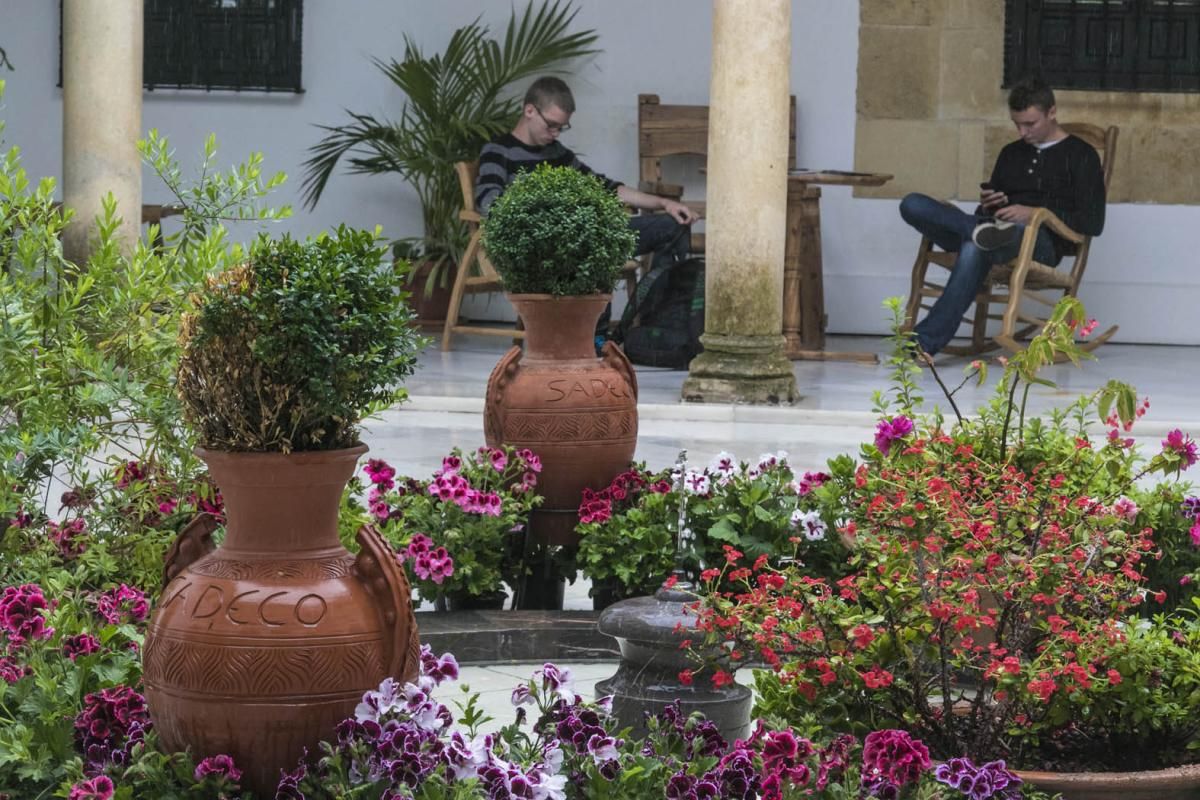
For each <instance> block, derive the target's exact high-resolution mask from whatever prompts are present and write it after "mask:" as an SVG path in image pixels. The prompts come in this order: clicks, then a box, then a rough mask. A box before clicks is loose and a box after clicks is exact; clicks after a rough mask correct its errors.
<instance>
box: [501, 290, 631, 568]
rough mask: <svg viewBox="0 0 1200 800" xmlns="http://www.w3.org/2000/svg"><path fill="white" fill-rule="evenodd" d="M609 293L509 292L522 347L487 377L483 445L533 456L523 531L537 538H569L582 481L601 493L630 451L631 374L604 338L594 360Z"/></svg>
mask: <svg viewBox="0 0 1200 800" xmlns="http://www.w3.org/2000/svg"><path fill="white" fill-rule="evenodd" d="M610 297H611V295H608V294H595V295H582V296H574V297H555V296H552V295H548V294H514V295H509V300H510V301H511V302H512V304H513V307H514V308H516V310H517V313H518V314H520V315H521V319H522V320H524V323H525V352H524V353H522V351H521V348H520V347H513V348H512V349H511V350H509V351H508V353H506V354H505V355H504V357H503V358H501V359H500V362H499V363H498V364H497V365H496V367H495V369H493V370H492V375H491V378H489V380H488V387H487V402H486V404H485V406H484V435H485V437H486V439H487V443H488V445H490V446H492V447H496V446H499V445H501V444H507V445H511V446H513V447H528V448H529V449H531V450H533V452H535V453H537V454H538V456H539V457H540V458H541V460H542V474H541V475H540V476H539V479H538V492H539V493H540V494H541V495H542V496H543V497H544V498H545V502H544V503H543V505H542V507H541V508H539V509H537V510H535V511H534V512H533V520H532V522H531V533H532V535H533V536H534V537H535V540H539V541H540V542H542V543H546V544H566V545H571V544H574V542H575V535H574V530H575V525H576V523H577V522H578V516H577V512H578V509H579V501H580V497H581V495H582V493H583V490H584V488H585V487H587V488H591V489H602V488H604V487H606V486H607V485H608V484H609V482H610V481H611V480H612V479H613V478H614V477H615V476H616V475H617V474H619V473H621V472H623V471H624V470H626V469H628V467H629V463H630V462H631V461H632V460H633V454H634V450H635V448H636V447H637V433H638V415H637V393H638V390H637V377H636V376H635V374H634V371H633V366H632V365H631V364H630V363H629V359H627V358H626V357H625V354H624V353H622V352H621V350H620V349H619V348H618V347H617V346H616V345H614V344H612V343H611V342H609V343H607V344H606V345H605V346H604V351H603V354H602V355H601V356H600V357H597V356H596V352H595V344H594V333H595V327H596V320H597V319H599V317H600V312H601V311H603V310H604V307H605V305H606V304H607V303H608V301H609V298H610Z"/></svg>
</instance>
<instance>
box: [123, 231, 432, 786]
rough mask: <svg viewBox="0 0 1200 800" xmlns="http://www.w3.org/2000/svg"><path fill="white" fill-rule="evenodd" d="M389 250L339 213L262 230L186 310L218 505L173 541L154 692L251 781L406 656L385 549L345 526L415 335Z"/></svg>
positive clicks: (270, 775)
mask: <svg viewBox="0 0 1200 800" xmlns="http://www.w3.org/2000/svg"><path fill="white" fill-rule="evenodd" d="M385 252H386V251H385V249H384V248H383V247H381V246H380V243H379V242H378V241H377V236H376V235H374V234H371V233H367V232H362V231H354V230H349V229H346V228H344V227H343V228H339V229H338V230H337V231H336V233H335V234H334V235H331V236H327V235H322V236H320V237H318V238H317V239H315V240H311V241H308V242H304V243H301V242H297V241H293V240H291V239H290V238H287V237H285V238H283V239H282V240H274V241H273V240H270V239H268V238H266V237H261V238H260V239H259V240H258V241H256V242H255V244H254V245H253V246H252V248H251V250H250V253H249V255H248V258H247V260H246V263H244V264H242V265H239V266H237V267H234V268H232V269H229V270H227V271H225V272H223V273H221V274H220V275H217V276H215V277H213V278H210V279H209V282H208V286H207V289H206V291H204V292H202V293H200V294H199V295H198V296H195V297H193V298H192V302H193V305H194V310H193V311H192V312H190V313H189V314H187V315H185V317H184V320H183V323H182V326H181V327H182V329H181V334H180V336H181V346H182V355H181V357H180V362H179V368H178V372H177V380H178V391H179V394H180V398H181V400H182V402H183V408H184V416H185V419H186V421H187V423H188V424H189V425H191V426H192V427H194V428H195V429H196V432H197V434H198V439H199V447H198V448H197V454H198V455H199V456H200V458H202V459H203V460H204V461H205V462H206V463H207V465H208V468H209V471H210V473H211V474H212V477H213V479H214V480H215V482H216V484H217V486H218V488H219V489H220V491H221V494H222V496H223V498H224V500H225V511H226V519H227V522H226V527H225V533H224V539H223V542H222V543H221V545H220V546H219V547H215V548H214V546H213V541H212V538H211V537H212V533H213V531H214V529H215V528H216V527H217V523H216V521H215V520H214V519H213V518H212V517H208V516H201V517H199V518H197V520H196V521H194V522H193V523H192V524H190V525H189V526H188V527H187V528H186V529H184V531H183V532H182V533H181V534H180V536H179V539H178V540H177V541H176V543H175V545H174V546H173V548H172V549H171V552H170V553H169V554H168V556H167V563H166V569H165V571H164V578H165V579H166V580H167V581H168V583H167V585H166V586H165V588H164V590H163V594H162V598H161V601H160V603H159V605H158V608H157V610H156V611H155V614H154V618H153V620H152V621H151V623H150V626H149V629H148V631H147V635H146V647H145V663H144V679H145V687H146V697H147V702H148V704H149V708H150V712H151V714H152V716H153V719H154V723H155V727H156V729H157V730H158V732H159V735H160V737H161V739H162V743H163V746H164V748H165V749H166V750H168V751H175V750H183V749H185V748H188V747H190V748H192V750H193V752H195V753H196V754H197V756H198V757H204V756H209V755H215V754H219V753H224V754H228V755H232V756H233V757H234V760H235V761H236V763H238V764H240V765H244V766H245V768H246V775H245V785H246V786H247V787H248V788H251V789H253V790H254V791H256V792H263V793H266V792H268V791H271V790H272V789H273V787H274V786H275V783H276V781H277V779H278V777H279V770H280V768H283V767H288V766H290V765H293V764H295V762H296V759H297V758H298V757H299V756H300V755H301V754H302V752H303V751H304V749H305V748H306V747H307V748H310V749H311V748H315V747H316V744H317V742H318V741H320V739H321V738H322V737H325V736H328V735H329V734H330V733H331V732H332V731H333V729H334V726H335V725H336V724H337V723H338V722H339V721H340V720H342V719H344V718H345V717H347V716H349V715H350V714H351V712H352V711H353V710H354V707H355V705H356V704H357V703H358V702H359V699H360V698H361V696H362V693H363V692H364V691H366V690H367V689H370V688H371V687H373V686H377V685H378V684H379V682H380V681H381V680H382V679H383V678H384V677H387V676H393V677H396V678H400V679H406V678H411V677H413V676H414V675H415V674H416V670H417V663H416V658H417V651H418V641H417V631H416V625H415V623H414V621H413V617H412V605H411V590H410V588H409V584H408V582H407V580H406V578H405V576H404V572H403V569H402V568H401V566H400V564H399V563H398V562H397V560H396V557H395V554H394V553H393V552H392V550H391V549H390V548H389V547H388V546H387V544H386V543H385V542H384V541H383V539H382V538H381V537H380V536H379V534H378V533H377V532H375V531H374V530H373V529H371V528H363V529H362V530H361V531H360V532H359V534H358V541H359V544H360V546H361V551H360V553H359V554H358V556H357V557H355V556H354V555H351V554H350V553H349V552H347V551H346V550H345V549H344V548H343V547H342V546H341V544H340V543H339V540H338V524H337V523H338V508H339V501H340V499H341V495H342V490H343V488H344V487H345V485H346V483H347V481H348V480H349V478H350V477H351V475H352V474H353V471H354V467H355V464H356V462H357V461H358V459H359V457H360V456H361V455H362V454H363V453H364V452H365V451H366V449H367V448H366V446H365V445H363V444H361V443H360V442H359V439H358V426H357V423H358V422H359V420H361V419H362V418H363V417H364V416H365V415H366V414H367V413H369V412H370V411H372V410H375V409H379V408H383V407H386V406H388V405H390V404H391V403H392V402H393V401H394V400H395V399H396V397H397V396H398V390H397V389H396V388H395V387H396V385H397V384H398V382H399V381H400V380H401V379H403V378H404V377H405V376H407V375H409V374H411V372H412V370H413V364H414V359H415V353H416V350H417V348H418V346H419V344H420V338H419V337H418V336H417V335H416V333H415V332H414V331H413V330H412V329H411V326H410V318H411V312H409V311H408V310H407V307H406V306H405V305H404V304H403V303H400V302H398V298H399V297H400V296H401V291H400V289H401V285H402V281H403V279H404V275H403V270H401V271H395V270H393V269H392V266H391V264H390V263H388V262H387V261H385V259H384V254H385ZM233 720H236V723H232V722H231V721H233Z"/></svg>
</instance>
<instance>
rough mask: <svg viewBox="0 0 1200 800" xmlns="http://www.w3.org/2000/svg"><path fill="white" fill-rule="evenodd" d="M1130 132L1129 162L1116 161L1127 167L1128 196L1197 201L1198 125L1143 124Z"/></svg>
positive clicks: (1164, 201) (1199, 200) (1137, 199)
mask: <svg viewBox="0 0 1200 800" xmlns="http://www.w3.org/2000/svg"><path fill="white" fill-rule="evenodd" d="M1122 133H1124V132H1122ZM1132 134H1133V135H1132V136H1130V137H1129V138H1130V154H1131V159H1130V162H1131V163H1129V164H1128V166H1127V167H1126V165H1124V164H1118V166H1121V167H1123V168H1126V169H1128V170H1129V173H1130V177H1131V183H1130V199H1131V200H1132V201H1133V202H1136V203H1162V204H1179V203H1193V204H1194V203H1200V128H1193V127H1161V126H1153V127H1150V126H1147V127H1144V128H1143V127H1139V128H1137V129H1135V130H1133V131H1132ZM1118 141H1119V139H1118Z"/></svg>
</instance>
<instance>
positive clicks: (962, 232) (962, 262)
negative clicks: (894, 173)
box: [900, 193, 1059, 355]
mask: <svg viewBox="0 0 1200 800" xmlns="http://www.w3.org/2000/svg"><path fill="white" fill-rule="evenodd" d="M900 216H901V217H903V218H904V221H905V222H907V223H908V224H909V225H911V226H912V227H914V228H916V229H917V230H918V231H919V232H920V233H921V235H923V236H927V237H929V239H930V240H931V241H932V242H933V243H934V244H935V245H937V246H938V247H940V248H942V249H943V250H945V251H946V252H949V253H958V258H957V259H956V260H955V262H954V269H953V270H951V271H950V278H949V279H948V280H947V281H946V286H945V287H944V288H943V289H942V296H941V297H939V298H938V299H937V300H936V301H934V304H933V308H931V309H929V314H928V315H927V316H926V317H925V319H923V320H921V321H920V322H918V323H917V325H916V327H914V328H913V332H914V333H916V335H917V343H918V344H919V345H920V346H921V349H922V350H924V351H925V352H926V353H929V354H930V355H933V354H934V353H937V352H938V351H939V350H941V349H942V348H943V347H945V346H946V344H947V342H949V341H950V340H951V339H953V338H954V334H955V333H956V332H957V331H958V326H959V324H960V323H961V322H962V318H963V315H964V314H966V313H967V309H968V308H970V307H971V303H972V302H974V300H975V295H977V294H979V290H980V288H982V287H983V281H984V278H986V277H987V274H988V270H990V269H991V268H992V266H993V265H994V264H1002V263H1004V262H1005V261H1010V260H1011V259H1014V258H1016V257H1017V254H1018V253H1019V252H1020V250H1021V240H1020V239H1017V240H1016V241H1015V242H1014V243H1013V244H1010V245H1006V246H1004V247H1001V248H998V249H996V250H980V249H979V247H978V246H977V245H976V244H975V242H973V241H971V232H972V231H974V230H975V226H976V225H978V224H979V223H980V222H984V221H986V220H988V219H990V217H984V216H978V215H975V214H968V213H966V212H965V211H962V210H961V209H959V208H957V207H955V206H952V205H947V204H945V203H943V202H941V201H939V200H935V199H933V198H932V197H929V196H927V195H923V194H916V193H913V194H909V195H906V196H905V198H904V199H903V200H901V201H900ZM1017 227H1018V228H1020V229H1021V230H1022V231H1024V229H1025V226H1024V225H1018V226H1017ZM1033 257H1034V258H1035V259H1036V260H1037V261H1040V262H1041V263H1043V264H1050V265H1057V264H1058V261H1059V258H1058V256H1057V255H1056V254H1055V251H1054V240H1053V239H1052V238H1051V236H1050V232H1049V231H1048V230H1046V229H1045V228H1042V229H1041V230H1039V231H1038V237H1037V243H1036V244H1035V245H1034V248H1033Z"/></svg>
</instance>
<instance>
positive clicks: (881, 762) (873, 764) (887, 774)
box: [862, 730, 930, 786]
mask: <svg viewBox="0 0 1200 800" xmlns="http://www.w3.org/2000/svg"><path fill="white" fill-rule="evenodd" d="M929 763H930V762H929V748H928V747H926V746H925V744H924V743H923V742H922V741H921V740H919V739H914V738H912V737H911V736H909V734H908V733H907V732H906V731H901V730H883V731H871V732H870V733H868V734H867V738H866V739H864V740H863V751H862V774H863V778H864V782H865V780H866V779H867V778H882V779H883V780H886V781H887V782H889V783H892V784H895V785H896V786H906V785H907V784H910V783H915V782H916V781H917V780H918V779H919V778H920V777H921V773H923V772H925V771H926V770H928V769H929Z"/></svg>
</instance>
